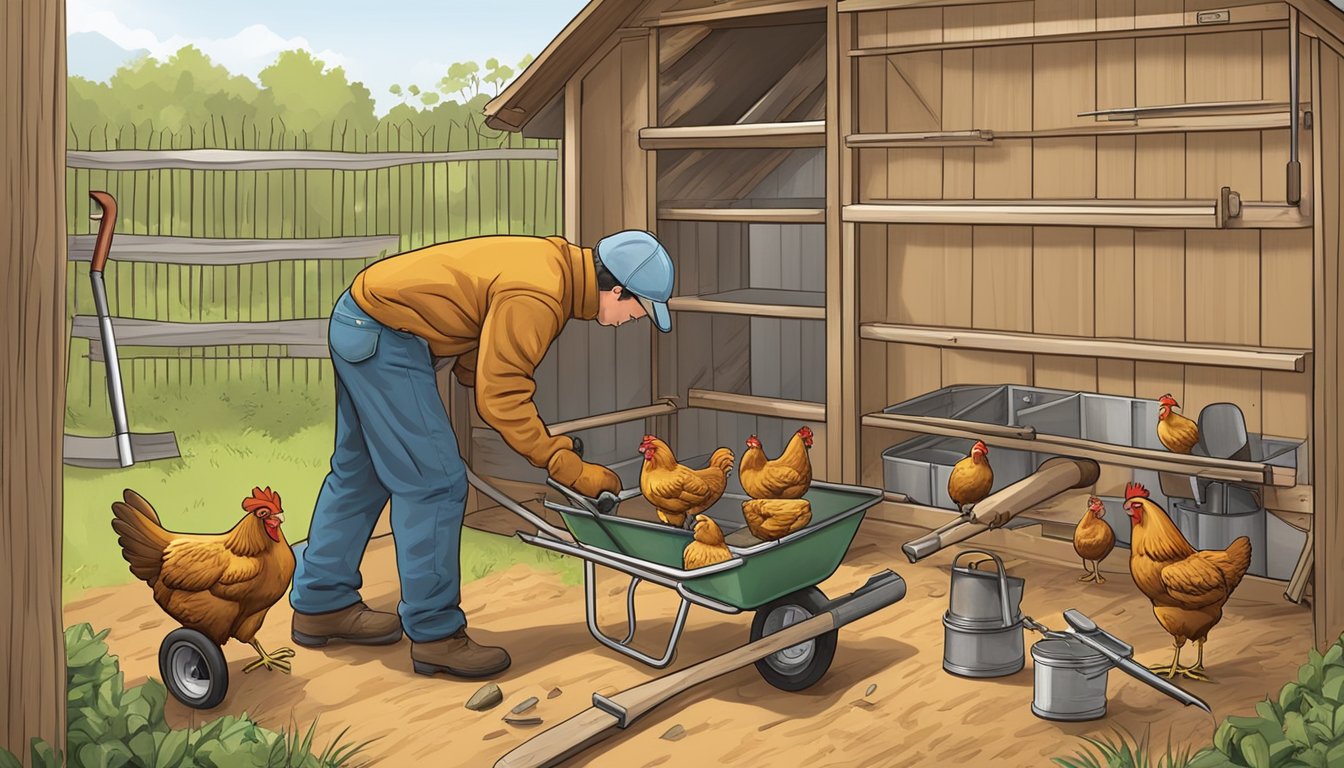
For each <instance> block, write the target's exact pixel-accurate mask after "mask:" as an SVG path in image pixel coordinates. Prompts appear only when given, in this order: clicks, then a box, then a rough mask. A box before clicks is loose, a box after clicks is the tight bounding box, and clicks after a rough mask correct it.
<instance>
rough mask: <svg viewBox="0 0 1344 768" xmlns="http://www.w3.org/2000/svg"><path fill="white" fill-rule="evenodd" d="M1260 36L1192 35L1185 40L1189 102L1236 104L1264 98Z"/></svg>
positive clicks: (1254, 34)
mask: <svg viewBox="0 0 1344 768" xmlns="http://www.w3.org/2000/svg"><path fill="white" fill-rule="evenodd" d="M1260 77H1261V58H1260V33H1259V32H1257V31H1244V32H1228V33H1227V34H1221V35H1191V36H1189V37H1187V38H1186V40H1185V98H1186V100H1188V101H1193V102H1224V101H1229V102H1235V101H1251V100H1256V99H1261V98H1263V96H1262V94H1263V91H1262V89H1261V87H1260Z"/></svg>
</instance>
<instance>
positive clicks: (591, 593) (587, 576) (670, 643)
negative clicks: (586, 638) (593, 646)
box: [583, 560, 691, 669]
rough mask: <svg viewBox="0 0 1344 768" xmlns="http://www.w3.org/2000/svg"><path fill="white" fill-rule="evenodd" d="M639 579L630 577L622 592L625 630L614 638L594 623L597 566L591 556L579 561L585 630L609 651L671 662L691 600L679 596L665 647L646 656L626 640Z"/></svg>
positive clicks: (656, 663)
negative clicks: (581, 570) (586, 614)
mask: <svg viewBox="0 0 1344 768" xmlns="http://www.w3.org/2000/svg"><path fill="white" fill-rule="evenodd" d="M640 581H641V579H639V577H636V576H631V577H630V586H628V587H627V588H626V593H625V605H626V627H627V632H626V636H625V639H624V640H617V639H616V638H614V637H611V636H610V635H608V634H606V633H605V632H603V631H602V629H601V628H600V627H599V626H598V624H597V566H596V565H595V564H594V563H593V562H592V561H591V560H585V561H584V563H583V583H584V593H585V594H584V597H585V602H586V604H587V605H586V609H587V613H588V631H589V632H591V633H592V635H593V638H594V639H596V640H597V641H598V642H599V643H601V644H603V645H605V646H606V647H608V648H610V649H612V650H613V651H616V652H617V653H621V654H624V655H626V656H629V657H630V658H632V659H636V660H638V661H642V662H644V663H645V664H648V665H649V666H651V667H653V668H655V669H663V668H665V667H667V666H668V665H669V664H671V663H672V659H673V657H675V656H676V653H677V642H678V641H679V640H681V633H682V631H683V630H684V629H686V616H687V614H689V613H690V610H691V602H690V601H689V600H687V599H686V598H685V597H682V598H681V605H680V606H678V607H677V617H676V619H674V620H673V622H672V633H671V635H670V636H669V637H668V640H667V647H666V648H665V649H664V650H663V655H662V656H660V657H657V658H655V657H653V656H650V655H648V654H646V653H644V652H642V651H640V650H638V649H636V648H633V647H631V645H630V642H631V641H632V640H634V639H635V627H636V623H637V617H636V615H635V587H637V586H638V585H639V582H640Z"/></svg>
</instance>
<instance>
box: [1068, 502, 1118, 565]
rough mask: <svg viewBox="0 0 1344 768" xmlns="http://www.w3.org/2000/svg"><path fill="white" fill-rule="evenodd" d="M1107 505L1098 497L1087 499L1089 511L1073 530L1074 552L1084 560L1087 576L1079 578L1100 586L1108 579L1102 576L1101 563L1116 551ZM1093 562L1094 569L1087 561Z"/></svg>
mask: <svg viewBox="0 0 1344 768" xmlns="http://www.w3.org/2000/svg"><path fill="white" fill-rule="evenodd" d="M1105 516H1106V505H1105V504H1103V503H1102V502H1101V499H1099V498H1097V497H1096V496H1089V497H1088V499H1087V511H1086V512H1084V513H1083V519H1082V520H1080V521H1079V522H1078V527H1077V528H1075V529H1073V551H1074V552H1077V553H1078V556H1079V557H1081V558H1082V559H1083V570H1085V571H1087V574H1086V575H1083V576H1079V577H1078V580H1079V581H1095V582H1097V583H1098V584H1105V583H1106V579H1105V578H1104V577H1103V576H1102V575H1101V561H1102V560H1105V559H1106V557H1107V556H1108V555H1110V554H1111V550H1113V549H1115V531H1113V530H1111V526H1110V524H1109V523H1107V522H1106V521H1105V520H1102V518H1103V517H1105ZM1089 560H1091V561H1092V568H1090V569H1089V568H1088V567H1087V561H1089Z"/></svg>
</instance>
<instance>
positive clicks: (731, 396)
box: [686, 388, 826, 421]
mask: <svg viewBox="0 0 1344 768" xmlns="http://www.w3.org/2000/svg"><path fill="white" fill-rule="evenodd" d="M686 407H687V408H705V409H708V410H711V411H728V412H730V413H746V414H752V415H754V416H770V417H773V418H776V419H796V420H799V421H825V420H826V406H825V405H823V404H822V403H811V402H807V401H805V400H785V399H783V398H778V397H760V396H758V395H739V394H735V393H732V392H715V391H713V390H708V389H694V388H692V389H690V390H689V391H688V392H687V394H686Z"/></svg>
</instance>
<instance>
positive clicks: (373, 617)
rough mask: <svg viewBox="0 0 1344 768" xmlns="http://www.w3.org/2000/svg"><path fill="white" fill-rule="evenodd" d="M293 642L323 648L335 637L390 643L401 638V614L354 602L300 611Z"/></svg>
mask: <svg viewBox="0 0 1344 768" xmlns="http://www.w3.org/2000/svg"><path fill="white" fill-rule="evenodd" d="M290 634H291V635H292V636H293V637H294V642H296V643H298V644H299V645H302V646H305V647H308V648H321V647H322V646H324V645H326V644H327V643H329V642H331V641H332V640H337V641H340V642H346V643H352V644H354V645H391V644H392V643H395V642H397V641H398V640H400V639H401V618H400V617H398V616H397V614H395V613H386V612H384V611H375V610H373V609H372V608H370V607H369V606H367V605H365V604H364V603H355V604H354V605H352V606H350V607H349V608H342V609H341V610H339V611H332V612H331V613H298V612H295V614H294V621H293V623H292V624H291V625H290Z"/></svg>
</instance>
